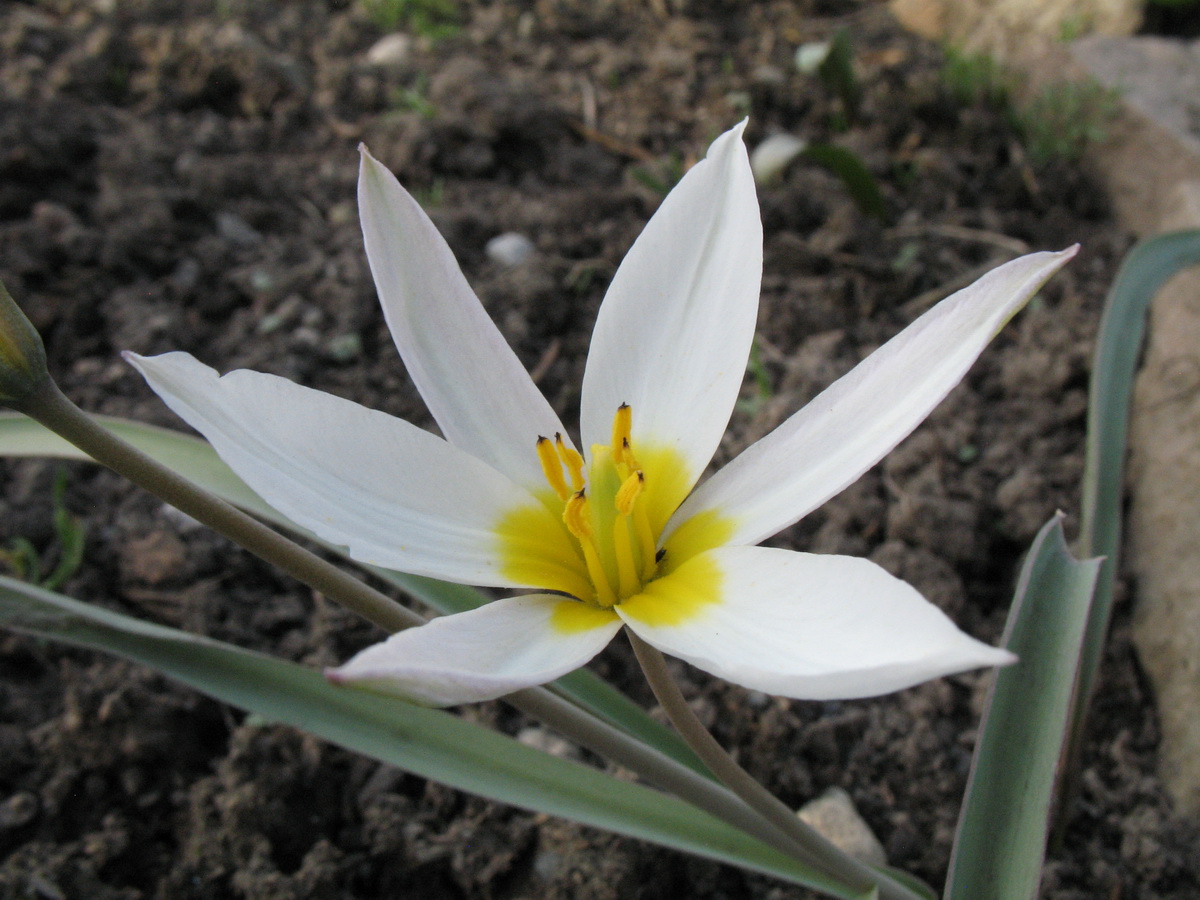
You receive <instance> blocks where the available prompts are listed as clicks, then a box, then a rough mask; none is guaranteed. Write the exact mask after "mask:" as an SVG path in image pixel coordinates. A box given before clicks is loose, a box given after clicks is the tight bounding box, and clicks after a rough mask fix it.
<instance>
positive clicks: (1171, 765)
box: [1129, 182, 1200, 816]
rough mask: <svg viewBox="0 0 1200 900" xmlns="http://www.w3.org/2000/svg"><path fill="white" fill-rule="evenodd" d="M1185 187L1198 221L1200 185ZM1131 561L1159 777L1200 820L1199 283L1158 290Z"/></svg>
mask: <svg viewBox="0 0 1200 900" xmlns="http://www.w3.org/2000/svg"><path fill="white" fill-rule="evenodd" d="M1181 187H1187V188H1189V190H1188V193H1189V194H1190V198H1191V199H1190V203H1187V204H1186V207H1190V215H1189V216H1186V217H1184V219H1183V221H1188V220H1190V222H1191V226H1190V227H1192V228H1197V227H1200V182H1191V183H1190V185H1186V184H1185V185H1184V186H1181ZM1130 444H1131V451H1132V452H1131V456H1130V466H1129V469H1130V471H1129V474H1130V479H1129V480H1130V491H1131V494H1132V503H1131V505H1130V522H1129V530H1130V544H1131V553H1130V563H1131V567H1132V568H1133V570H1134V572H1135V574H1136V575H1137V578H1138V597H1137V601H1136V602H1137V605H1136V607H1135V610H1134V622H1133V639H1134V644H1135V646H1136V647H1137V650H1138V657H1139V658H1140V659H1141V662H1142V665H1143V667H1145V670H1146V674H1147V675H1149V676H1150V680H1151V682H1152V683H1153V684H1154V692H1155V695H1156V698H1157V700H1158V711H1159V716H1160V717H1161V720H1162V744H1161V747H1160V751H1159V752H1160V761H1159V773H1160V774H1161V775H1162V778H1163V781H1164V782H1165V783H1166V785H1167V788H1168V789H1169V790H1170V791H1171V793H1172V795H1173V796H1174V798H1175V802H1176V805H1177V806H1178V808H1179V809H1180V811H1182V812H1185V813H1188V814H1190V815H1193V816H1200V717H1197V715H1196V710H1197V709H1200V529H1197V527H1196V510H1197V509H1200V282H1198V281H1197V278H1196V269H1195V268H1193V269H1191V270H1189V271H1187V272H1185V273H1184V274H1182V275H1178V276H1176V277H1175V278H1174V279H1173V280H1172V281H1170V282H1168V284H1167V285H1166V286H1165V287H1164V288H1163V290H1162V291H1160V292H1159V294H1158V296H1157V297H1156V298H1155V300H1154V307H1153V310H1152V312H1151V318H1150V328H1149V337H1148V341H1147V347H1146V356H1145V362H1144V363H1143V366H1142V371H1141V373H1140V374H1139V376H1138V381H1137V390H1136V393H1135V395H1134V404H1133V423H1132V435H1131V440H1130Z"/></svg>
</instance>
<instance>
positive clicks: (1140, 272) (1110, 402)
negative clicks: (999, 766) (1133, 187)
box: [1069, 229, 1200, 758]
mask: <svg viewBox="0 0 1200 900" xmlns="http://www.w3.org/2000/svg"><path fill="white" fill-rule="evenodd" d="M1198 264H1200V230H1196V229H1193V230H1189V231H1176V232H1171V233H1168V234H1162V235H1159V236H1158V237H1154V238H1150V239H1149V240H1147V241H1143V242H1142V243H1140V244H1138V245H1137V246H1136V247H1134V248H1133V249H1132V250H1131V251H1129V254H1128V255H1127V256H1126V257H1125V261H1124V262H1123V263H1122V264H1121V269H1120V271H1118V272H1117V277H1116V280H1115V281H1113V285H1112V288H1111V289H1110V290H1109V292H1108V298H1107V299H1106V301H1105V306H1104V315H1103V317H1102V318H1101V320H1100V333H1099V335H1098V336H1097V338H1096V356H1095V361H1094V362H1093V365H1092V381H1091V385H1090V387H1089V391H1088V424H1087V457H1086V461H1085V463H1084V471H1083V510H1082V515H1081V520H1080V533H1079V553H1080V555H1081V556H1103V557H1104V558H1105V560H1104V564H1103V566H1102V567H1101V569H1100V577H1099V581H1098V582H1097V585H1096V599H1095V602H1094V603H1093V604H1092V613H1091V616H1090V618H1089V619H1088V624H1087V634H1086V636H1085V638H1084V645H1083V659H1082V662H1081V663H1080V668H1079V685H1078V687H1077V689H1076V698H1077V699H1076V701H1075V709H1074V711H1073V713H1072V720H1071V736H1070V744H1069V749H1070V758H1077V756H1078V747H1079V742H1080V741H1081V740H1082V732H1083V724H1084V721H1085V719H1086V716H1087V704H1088V702H1089V701H1090V699H1091V695H1092V689H1093V686H1094V685H1095V682H1096V673H1097V671H1098V669H1099V668H1100V660H1101V658H1102V656H1103V655H1104V643H1105V640H1106V639H1107V636H1108V625H1109V620H1110V619H1111V618H1112V601H1113V578H1114V577H1115V574H1116V567H1117V557H1118V554H1119V552H1120V549H1121V505H1122V500H1123V497H1124V486H1125V449H1126V445H1127V444H1128V442H1129V402H1130V398H1131V396H1132V395H1133V379H1134V375H1135V374H1136V372H1137V363H1138V359H1139V357H1140V355H1141V349H1142V337H1143V335H1144V334H1145V331H1146V313H1147V311H1148V310H1149V308H1150V301H1151V300H1153V299H1154V295H1155V294H1157V293H1158V290H1159V288H1161V287H1162V286H1163V285H1164V284H1166V282H1167V281H1169V280H1170V279H1171V278H1173V277H1175V276H1176V275H1177V274H1179V272H1180V271H1182V270H1183V269H1185V268H1187V267H1188V266H1194V265H1198Z"/></svg>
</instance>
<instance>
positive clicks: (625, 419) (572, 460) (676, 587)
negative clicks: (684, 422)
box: [496, 404, 734, 632]
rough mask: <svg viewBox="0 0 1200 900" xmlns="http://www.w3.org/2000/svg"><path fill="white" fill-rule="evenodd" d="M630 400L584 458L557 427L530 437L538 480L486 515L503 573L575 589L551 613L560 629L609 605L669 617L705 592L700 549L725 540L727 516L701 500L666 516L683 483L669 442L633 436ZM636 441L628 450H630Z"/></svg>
mask: <svg viewBox="0 0 1200 900" xmlns="http://www.w3.org/2000/svg"><path fill="white" fill-rule="evenodd" d="M632 422H633V410H631V409H630V408H629V407H628V406H627V405H624V404H622V405H621V408H620V409H618V410H617V413H616V415H615V416H614V418H613V429H612V439H611V442H610V443H609V444H596V445H593V446H592V448H591V456H590V459H588V460H584V458H583V456H582V455H581V454H580V453H578V452H577V451H575V450H573V449H571V448H570V447H568V446H567V444H566V442H565V441H564V440H563V439H562V436H561V435H555V436H554V437H553V438H545V437H543V438H539V439H538V442H537V455H538V460H539V461H540V462H541V467H542V472H543V474H544V475H545V479H546V484H547V488H546V489H544V490H541V491H538V492H537V494H538V501H539V502H536V503H533V504H524V505H521V506H518V507H516V508H514V509H510V510H507V511H506V512H505V513H504V514H503V515H502V516H501V517H500V519H499V520H498V521H497V522H496V538H497V546H496V550H497V552H498V553H499V555H500V558H501V560H502V561H503V572H504V574H505V575H506V576H507V577H509V578H511V579H512V580H513V581H515V582H518V583H520V584H526V585H529V586H531V587H536V588H540V589H541V590H546V591H554V592H556V593H560V594H565V595H567V596H570V597H574V598H576V599H578V600H579V601H580V602H579V603H567V604H563V605H562V606H560V607H559V608H558V612H556V614H555V627H556V628H558V629H559V630H561V631H564V632H570V631H573V630H579V629H582V628H590V627H592V626H593V625H594V624H595V621H596V619H595V617H596V616H597V615H599V616H601V617H602V618H601V620H602V621H608V620H607V619H604V618H603V617H604V616H612V615H613V613H612V608H613V607H614V606H616V605H617V604H620V605H621V609H622V611H623V612H624V613H625V614H626V615H627V616H631V617H633V618H636V619H639V620H641V621H644V622H647V623H649V624H658V625H670V624H676V623H678V622H681V621H683V620H685V619H686V618H688V617H689V616H691V615H695V614H696V613H698V612H699V611H700V610H701V609H703V608H704V607H705V606H706V605H707V604H709V603H712V602H715V601H716V599H717V597H718V595H719V591H720V584H721V579H722V576H721V573H720V572H719V571H718V569H717V567H716V564H715V563H714V562H713V561H712V560H710V559H707V558H704V557H703V556H702V554H703V553H704V552H705V551H706V550H709V549H711V548H713V547H718V546H720V545H722V544H724V543H725V542H726V541H728V539H729V537H730V536H731V535H732V534H733V529H734V522H733V520H732V519H730V518H728V517H727V516H724V515H722V514H720V513H718V512H717V511H715V510H706V511H704V512H701V513H699V514H698V515H694V516H692V517H691V518H689V519H688V520H687V521H684V522H681V523H679V524H678V525H677V527H676V528H675V529H674V530H673V531H672V533H671V535H670V537H669V538H667V540H666V542H665V543H664V544H663V546H662V548H661V549H660V548H659V542H660V540H661V538H662V534H663V531H664V530H665V529H666V527H667V522H668V521H669V520H670V518H671V516H672V515H673V514H674V513H675V511H676V510H677V509H678V508H679V504H680V503H682V502H683V500H684V498H685V497H686V496H687V493H688V491H689V490H690V489H691V487H692V480H693V479H692V478H691V477H690V475H689V474H688V467H687V465H686V463H685V461H684V459H683V458H682V456H681V455H680V453H679V451H677V450H675V449H673V448H671V447H664V446H658V445H649V446H648V445H645V444H643V445H641V446H638V447H637V448H635V447H634V445H633V439H632V437H631V435H630V430H631V426H632ZM635 449H636V452H635Z"/></svg>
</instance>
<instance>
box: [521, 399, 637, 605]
mask: <svg viewBox="0 0 1200 900" xmlns="http://www.w3.org/2000/svg"><path fill="white" fill-rule="evenodd" d="M632 428H633V410H632V409H631V408H630V406H629V404H627V403H622V404H621V405H620V407H618V408H617V412H616V414H615V415H614V416H613V427H612V444H611V445H610V446H608V447H605V446H603V445H599V444H598V445H596V446H594V447H592V461H591V469H590V473H588V474H590V479H591V488H592V496H590V497H589V494H588V490H587V481H588V478H587V476H585V471H586V470H585V462H584V459H583V456H582V455H580V453H579V452H578V451H576V450H574V449H572V448H571V447H569V446H567V443H566V441H565V440H563V436H562V435H561V434H555V435H554V440H553V441H551V440H550V439H549V438H546V437H539V438H538V441H537V454H538V461H539V462H540V463H541V465H542V471H543V472H544V473H545V476H546V483H547V484H548V485H549V486H550V488H551V490H553V491H554V493H555V494H556V495H557V496H558V498H559V499H560V500H561V501H563V523H564V524H565V525H566V527H567V530H568V531H569V532H570V533H571V536H572V537H574V538H575V540H576V541H577V542H578V545H579V549H580V552H581V554H582V555H583V560H584V564H585V566H586V568H587V578H588V580H589V581H590V582H591V585H592V589H593V594H594V596H588V597H580V598H579V599H581V600H583V601H585V602H592V603H596V604H599V605H600V606H605V607H610V606H614V605H615V604H617V603H619V602H621V601H622V600H625V599H627V598H629V597H632V596H634V595H635V594H638V593H640V592H641V590H642V588H643V586H644V585H645V584H646V582H648V581H650V580H651V579H653V578H654V576H655V574H656V572H657V568H658V559H657V557H656V545H655V536H654V531H653V529H652V528H651V526H650V518H649V516H648V514H647V512H646V502H645V493H646V473H645V472H644V471H643V470H642V467H641V465H640V464H639V463H638V460H637V457H636V456H635V455H634V452H633V445H632V442H631V431H632ZM597 492H598V493H597ZM593 501H595V502H597V503H600V504H602V505H601V506H599V507H594V508H593V507H592V505H591V504H592V502H593ZM610 503H611V504H612V506H611V507H610V506H609V505H608V504H610ZM614 513H615V515H614ZM597 529H599V531H597ZM610 541H611V543H610Z"/></svg>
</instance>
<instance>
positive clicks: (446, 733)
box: [0, 578, 862, 898]
mask: <svg viewBox="0 0 1200 900" xmlns="http://www.w3.org/2000/svg"><path fill="white" fill-rule="evenodd" d="M0 625H4V626H7V627H9V628H13V629H15V630H18V631H23V632H27V633H30V634H34V635H37V636H39V637H43V638H50V639H53V640H60V641H65V642H67V643H71V644H76V645H78V646H83V647H89V648H93V649H99V650H104V651H107V652H109V653H115V654H117V655H118V656H122V657H125V658H126V659H130V660H133V661H134V662H138V663H141V664H142V665H146V666H150V667H151V668H154V669H157V670H158V671H160V672H163V673H165V674H167V675H169V676H171V677H173V678H176V679H178V680H179V681H182V682H183V683H185V684H188V685H190V686H191V687H194V688H196V689H197V690H199V691H202V692H203V693H205V694H208V695H209V696H210V697H214V698H216V699H218V700H221V701H223V702H225V703H230V704H232V705H234V706H237V707H240V708H241V709H244V710H247V711H248V712H251V713H256V714H258V715H260V716H262V717H264V718H266V719H268V720H270V721H274V722H280V723H283V724H287V725H292V726H295V727H297V728H301V729H303V730H304V731H307V732H309V733H311V734H314V735H317V736H318V737H321V738H324V739H325V740H328V741H331V742H333V743H335V744H339V745H340V746H342V747H346V748H348V749H350V750H354V751H356V752H358V753H362V754H364V755H366V756H370V757H372V758H374V759H378V760H380V761H381V762H385V763H388V764H390V765H394V766H398V767H399V768H402V769H404V770H405V771H408V772H412V773H413V774H415V775H419V776H421V777H422V778H429V779H433V780H435V781H439V782H441V783H443V784H446V785H449V786H451V787H454V788H457V789H459V790H463V791H467V792H469V793H472V794H478V795H479V796H482V797H487V798H489V799H491V800H497V801H500V802H502V803H508V804H511V805H513V806H519V807H522V808H524V809H530V810H535V811H539V812H544V813H549V814H551V815H555V816H561V817H562V818H566V819H571V820H573V821H576V822H581V823H583V824H585V825H591V826H594V827H597V828H604V829H607V830H610V831H616V832H618V833H621V834H627V835H630V836H631V837H636V838H639V839H642V840H647V841H652V842H654V843H657V844H661V845H663V846H665V847H671V848H673V849H676V850H683V851H686V852H688V853H694V854H697V855H699V856H705V857H708V858H709V859H715V860H718V861H720V862H725V863H730V864H732V865H736V866H741V867H743V868H746V869H751V870H754V871H757V872H762V873H765V874H768V875H773V876H775V877H777V878H781V879H783V880H785V881H789V882H792V883H794V884H800V885H805V886H808V887H812V888H814V889H817V890H821V891H825V892H826V893H828V894H831V895H833V896H835V897H843V898H858V897H861V896H862V895H860V894H857V893H855V892H852V891H849V890H848V889H846V888H844V887H842V886H841V885H839V884H837V883H836V882H833V881H830V880H829V879H827V878H825V877H824V876H822V875H820V874H819V873H817V872H814V871H812V870H811V869H809V868H808V867H807V866H804V865H803V864H801V863H799V862H797V861H796V860H794V859H791V858H790V857H787V856H784V855H783V854H781V853H779V852H778V851H776V850H774V849H772V848H770V847H768V846H766V845H765V844H763V843H761V842H760V841H758V840H757V839H755V838H753V837H751V836H749V835H747V834H745V833H743V832H741V831H738V830H737V829H735V828H732V827H730V826H729V825H726V824H725V823H723V822H721V821H719V820H717V819H715V818H713V817H712V816H710V815H709V814H708V813H706V812H704V811H702V810H699V809H697V808H695V807H693V806H690V805H689V804H687V803H684V802H683V801H682V800H678V799H677V798H675V797H671V796H668V795H666V794H661V793H659V792H658V791H655V790H652V789H650V788H647V787H643V786H642V785H638V784H631V783H629V782H624V781H619V780H617V779H616V778H614V777H612V776H610V775H606V774H604V773H603V772H600V771H598V770H596V769H592V768H589V767H587V766H584V765H582V764H580V763H576V762H571V761H569V760H564V759H559V758H558V757H554V756H550V755H549V754H546V753H542V752H540V751H537V750H533V749H531V748H529V747H526V746H524V745H523V744H520V743H518V742H517V741H515V740H513V739H512V738H509V737H506V736H504V735H501V734H497V733H496V732H494V731H491V730H489V729H486V728H483V727H481V726H479V725H475V724H473V723H470V722H466V721H464V720H462V719H460V718H458V717H456V716H453V715H450V714H449V713H446V712H442V711H441V710H432V709H425V708H422V707H418V706H413V705H411V704H408V703H405V702H403V701H400V700H395V699H392V698H388V697H380V696H376V695H373V694H369V693H367V692H365V691H358V690H353V689H349V688H339V687H334V686H333V685H331V684H329V682H327V681H326V680H325V678H324V677H323V676H322V675H321V674H320V673H318V672H315V671H313V670H311V669H308V668H305V667H303V666H299V665H296V664H294V663H290V662H285V661H283V660H278V659H273V658H271V657H268V656H263V655H261V654H257V653H251V652H249V651H247V650H242V649H240V648H237V647H233V646H230V645H228V644H223V643H220V642H218V641H214V640H210V639H208V638H204V637H198V636H196V635H192V634H188V633H186V632H182V631H177V630H175V629H171V628H165V627H162V626H160V625H153V624H150V623H147V622H143V621H141V620H139V619H134V618H130V617H128V616H124V615H121V614H119V613H115V612H112V611H110V610H106V609H101V608H99V607H95V606H90V605H88V604H86V603H80V602H78V601H76V600H72V599H70V598H68V597H63V596H61V595H58V594H53V593H51V592H49V591H45V590H42V589H40V588H37V587H34V586H32V585H28V584H24V583H22V582H19V581H15V580H13V579H11V578H0Z"/></svg>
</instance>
